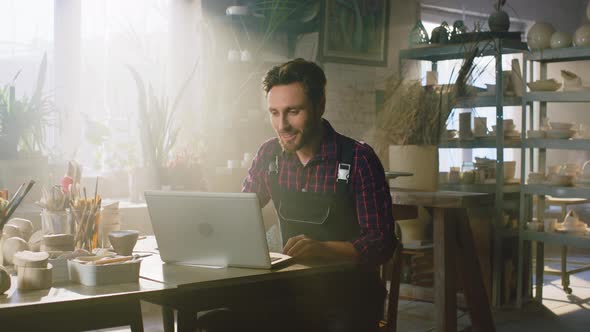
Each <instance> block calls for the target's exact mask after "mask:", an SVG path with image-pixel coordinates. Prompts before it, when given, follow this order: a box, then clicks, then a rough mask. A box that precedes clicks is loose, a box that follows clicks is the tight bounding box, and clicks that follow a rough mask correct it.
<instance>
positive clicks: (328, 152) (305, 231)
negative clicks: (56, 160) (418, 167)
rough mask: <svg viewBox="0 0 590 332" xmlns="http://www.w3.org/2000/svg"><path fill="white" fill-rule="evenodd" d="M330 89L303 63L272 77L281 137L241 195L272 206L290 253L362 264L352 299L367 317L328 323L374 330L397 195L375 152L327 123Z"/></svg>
mask: <svg viewBox="0 0 590 332" xmlns="http://www.w3.org/2000/svg"><path fill="white" fill-rule="evenodd" d="M325 86H326V77H325V74H324V72H323V70H322V69H321V68H320V67H319V66H318V65H316V64H315V63H313V62H308V61H305V60H303V59H296V60H292V61H289V62H287V63H284V64H282V65H279V66H276V67H274V68H272V69H271V70H270V71H269V72H268V73H267V74H266V76H265V77H264V80H263V88H264V91H265V92H266V95H267V104H268V112H269V116H270V119H271V123H272V126H273V128H274V130H275V132H276V134H277V137H276V138H273V139H270V140H268V141H267V142H265V143H264V144H263V145H262V146H261V147H260V149H259V151H258V153H257V154H256V157H255V158H254V161H253V163H252V166H251V168H250V170H249V171H248V176H247V178H246V179H245V181H244V185H243V188H242V191H245V192H255V193H257V195H258V197H259V199H260V203H261V206H265V205H266V204H267V203H268V202H269V200H270V199H272V201H273V203H274V205H275V209H276V211H277V216H278V218H279V226H280V231H281V237H282V240H283V245H284V248H283V252H284V253H285V254H287V255H290V256H293V257H295V258H296V259H304V258H323V259H348V260H351V261H355V262H358V263H359V266H360V269H359V270H362V272H360V273H359V279H358V280H357V281H358V285H359V290H357V291H356V292H352V293H354V294H356V296H357V297H358V301H356V304H357V305H358V306H359V307H361V308H363V309H364V310H362V311H366V312H363V313H358V312H357V313H355V315H353V316H354V317H350V315H349V316H348V317H345V316H346V314H344V315H340V317H338V314H335V315H334V313H330V316H332V317H336V320H339V319H340V320H341V319H344V321H345V323H344V324H340V325H347V326H344V328H348V330H351V331H359V329H362V330H363V331H369V330H370V329H371V328H372V329H374V328H375V327H376V324H377V320H378V319H379V318H380V316H381V312H379V310H380V309H382V308H380V305H382V303H383V296H384V290H383V287H382V286H381V285H380V284H379V281H378V278H377V274H376V268H377V267H378V265H380V264H382V263H385V262H386V261H387V260H388V259H389V258H390V257H391V255H392V253H393V250H394V249H395V245H396V240H395V236H394V223H393V217H392V211H391V207H392V204H391V196H390V194H389V187H388V185H387V183H386V180H385V174H384V170H383V166H382V165H381V163H380V161H379V159H378V158H377V156H376V154H375V153H374V152H373V150H372V149H371V148H370V147H369V146H368V145H366V144H363V143H360V142H357V141H355V140H353V139H351V138H348V137H346V136H343V135H341V134H339V133H337V132H336V131H335V130H334V129H333V128H332V126H331V125H330V123H328V121H326V120H325V119H323V118H322V116H323V114H324V111H325V105H326V95H325ZM329 285H330V282H325V283H323V284H322V286H321V287H318V290H320V291H321V290H322V289H323V288H326V287H327V288H329V287H330V286H329ZM352 293H351V294H352ZM359 301H360V302H364V303H359ZM357 309H358V308H357ZM340 327H342V326H340Z"/></svg>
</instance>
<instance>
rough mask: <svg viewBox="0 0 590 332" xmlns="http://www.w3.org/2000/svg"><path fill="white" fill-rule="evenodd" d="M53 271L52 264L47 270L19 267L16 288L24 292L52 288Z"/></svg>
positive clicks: (48, 265)
mask: <svg viewBox="0 0 590 332" xmlns="http://www.w3.org/2000/svg"><path fill="white" fill-rule="evenodd" d="M52 270H53V266H52V265H51V264H50V263H48V264H47V267H46V268H34V267H24V266H17V267H16V273H17V279H16V282H17V283H16V286H17V287H18V289H23V290H33V289H47V288H51V283H52Z"/></svg>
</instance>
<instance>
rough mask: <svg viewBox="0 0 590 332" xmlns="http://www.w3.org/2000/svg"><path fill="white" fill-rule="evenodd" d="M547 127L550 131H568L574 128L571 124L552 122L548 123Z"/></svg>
mask: <svg viewBox="0 0 590 332" xmlns="http://www.w3.org/2000/svg"><path fill="white" fill-rule="evenodd" d="M549 125H550V126H551V129H557V130H570V129H572V128H573V126H574V124H573V123H567V122H553V121H551V122H549Z"/></svg>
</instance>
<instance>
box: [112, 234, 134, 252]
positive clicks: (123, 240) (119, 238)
mask: <svg viewBox="0 0 590 332" xmlns="http://www.w3.org/2000/svg"><path fill="white" fill-rule="evenodd" d="M138 237H139V232H138V231H134V230H124V231H114V232H110V233H109V241H111V245H112V246H113V249H115V252H116V253H117V254H118V255H121V256H129V255H131V254H132V253H133V248H134V247H135V243H137V238H138Z"/></svg>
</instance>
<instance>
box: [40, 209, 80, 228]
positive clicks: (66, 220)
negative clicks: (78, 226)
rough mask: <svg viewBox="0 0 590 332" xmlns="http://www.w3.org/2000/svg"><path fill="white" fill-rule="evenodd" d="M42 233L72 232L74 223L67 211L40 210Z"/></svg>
mask: <svg viewBox="0 0 590 332" xmlns="http://www.w3.org/2000/svg"><path fill="white" fill-rule="evenodd" d="M41 231H42V232H43V234H74V224H73V221H72V220H71V218H70V216H69V214H68V212H67V211H52V210H48V209H43V210H41Z"/></svg>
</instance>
